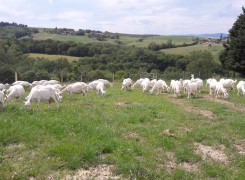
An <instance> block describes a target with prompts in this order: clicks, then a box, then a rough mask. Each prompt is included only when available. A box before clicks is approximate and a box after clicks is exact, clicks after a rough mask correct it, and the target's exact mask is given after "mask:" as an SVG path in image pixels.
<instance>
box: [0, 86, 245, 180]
mask: <svg viewBox="0 0 245 180" xmlns="http://www.w3.org/2000/svg"><path fill="white" fill-rule="evenodd" d="M27 93H28V92H27ZM27 93H26V95H27ZM205 96H208V93H207V90H204V92H203V93H202V94H199V97H198V98H191V99H187V98H186V96H185V95H184V96H182V97H180V98H178V99H177V100H178V102H180V103H181V104H180V103H178V102H177V100H176V99H175V98H173V94H171V93H168V94H163V95H159V96H157V95H150V94H147V93H142V92H141V91H140V90H139V89H134V90H132V91H127V92H125V91H121V90H120V84H119V83H116V84H114V86H113V87H112V88H108V89H107V94H106V96H104V97H98V96H97V95H96V94H95V92H91V93H90V94H88V96H85V97H84V96H82V95H68V94H65V95H64V99H63V100H62V101H61V102H60V108H59V110H56V107H55V105H54V104H52V107H51V109H48V106H47V104H46V103H41V106H40V111H39V112H37V111H36V107H35V103H34V102H33V103H32V107H31V108H32V109H31V110H29V111H27V110H26V109H25V108H24V106H23V102H22V101H21V100H13V101H11V102H9V103H8V104H7V105H6V107H5V109H4V110H1V112H0V113H1V114H0V177H1V178H3V179H11V178H13V179H28V178H29V177H35V178H36V179H45V178H47V177H48V176H49V175H50V174H53V173H54V172H58V173H59V176H58V177H56V178H62V177H64V176H65V175H66V174H68V173H71V172H72V171H76V170H77V169H79V168H81V167H83V168H88V167H91V166H96V165H98V164H113V165H115V170H114V173H117V174H121V175H123V176H124V177H126V178H129V179H134V178H136V179H183V178H184V179H209V178H217V179H239V178H242V177H244V176H245V173H244V172H245V171H244V170H245V169H244V167H245V166H244V160H245V159H244V156H243V155H240V154H239V153H238V152H237V150H236V148H235V147H234V144H235V142H242V140H243V139H244V137H245V134H244V132H245V131H244V130H245V126H244V125H245V114H244V111H241V109H238V108H236V107H240V106H242V105H244V103H245V98H244V97H240V98H239V97H237V96H236V94H235V93H231V97H230V99H228V100H224V101H225V102H228V103H220V102H219V101H215V99H212V98H211V100H209V99H207V98H205ZM220 100H222V99H220ZM176 102H177V103H176ZM222 102H223V100H222ZM229 103H233V104H234V106H233V105H232V106H231V105H230V104H229ZM183 105H184V106H185V107H190V108H195V109H206V110H209V111H211V112H213V118H212V119H211V118H207V117H205V116H202V115H200V114H198V113H195V112H194V111H193V112H189V111H186V110H185V109H184V108H183ZM166 129H169V130H170V132H171V133H173V134H174V137H169V136H167V135H166V134H164V133H163V131H164V130H166ZM185 129H189V131H186V130H185ZM194 143H201V144H203V145H207V146H212V147H216V146H218V145H224V147H225V149H224V153H225V154H226V155H227V156H228V158H229V163H227V164H222V163H220V162H218V161H215V160H212V159H209V160H203V159H202V157H201V155H200V154H198V153H197V152H196V151H195V147H194ZM170 152H171V153H172V154H173V156H174V159H175V160H173V161H174V162H175V164H176V168H174V169H168V168H167V164H168V161H169V159H168V158H167V154H168V153H170ZM102 157H103V158H102ZM181 163H190V164H196V165H197V166H198V172H195V171H194V172H193V171H187V170H186V169H184V168H183V167H181V166H180V165H181ZM234 169H235V170H234Z"/></svg>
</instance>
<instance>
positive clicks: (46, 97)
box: [24, 86, 59, 110]
mask: <svg viewBox="0 0 245 180" xmlns="http://www.w3.org/2000/svg"><path fill="white" fill-rule="evenodd" d="M34 100H35V101H36V105H37V110H39V104H40V101H48V107H49V108H50V104H51V102H52V101H54V102H55V103H56V106H57V108H59V102H58V100H57V94H56V92H55V90H54V89H52V88H51V87H46V86H40V87H38V88H34V89H32V91H31V92H30V93H29V95H28V98H27V100H26V101H25V102H24V104H25V107H26V108H27V109H29V108H30V105H31V101H34Z"/></svg>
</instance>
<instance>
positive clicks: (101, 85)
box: [96, 82, 106, 95]
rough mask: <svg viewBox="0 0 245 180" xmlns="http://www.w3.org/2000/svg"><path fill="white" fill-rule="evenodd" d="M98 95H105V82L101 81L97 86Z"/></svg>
mask: <svg viewBox="0 0 245 180" xmlns="http://www.w3.org/2000/svg"><path fill="white" fill-rule="evenodd" d="M96 91H97V95H105V93H106V91H105V84H104V83H103V82H99V83H98V84H97V86H96Z"/></svg>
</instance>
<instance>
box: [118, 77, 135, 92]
mask: <svg viewBox="0 0 245 180" xmlns="http://www.w3.org/2000/svg"><path fill="white" fill-rule="evenodd" d="M132 85H133V81H132V79H130V78H127V79H124V80H123V82H122V88H121V90H128V89H129V88H130V87H131V86H132Z"/></svg>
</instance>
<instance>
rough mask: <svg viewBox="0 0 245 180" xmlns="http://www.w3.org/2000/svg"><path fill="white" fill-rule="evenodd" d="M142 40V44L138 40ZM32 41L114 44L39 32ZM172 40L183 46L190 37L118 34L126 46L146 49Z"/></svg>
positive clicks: (189, 41) (113, 42)
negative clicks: (154, 44)
mask: <svg viewBox="0 0 245 180" xmlns="http://www.w3.org/2000/svg"><path fill="white" fill-rule="evenodd" d="M141 38H142V39H143V41H142V42H140V41H139V39H141ZM33 39H34V40H46V39H52V40H57V41H73V42H76V43H79V42H81V43H91V42H100V43H107V42H109V43H112V44H116V42H115V39H107V40H106V41H98V40H97V39H96V38H89V37H88V36H87V35H85V36H73V35H59V34H49V33H47V32H43V31H40V33H37V34H34V35H33ZM170 39H171V40H172V43H174V44H176V45H177V44H183V43H191V42H192V37H190V36H156V35H147V36H146V35H130V34H119V39H118V40H119V41H121V43H122V44H123V45H126V46H136V47H148V45H149V44H150V43H152V42H156V43H158V44H161V43H166V42H167V41H168V40H170Z"/></svg>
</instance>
